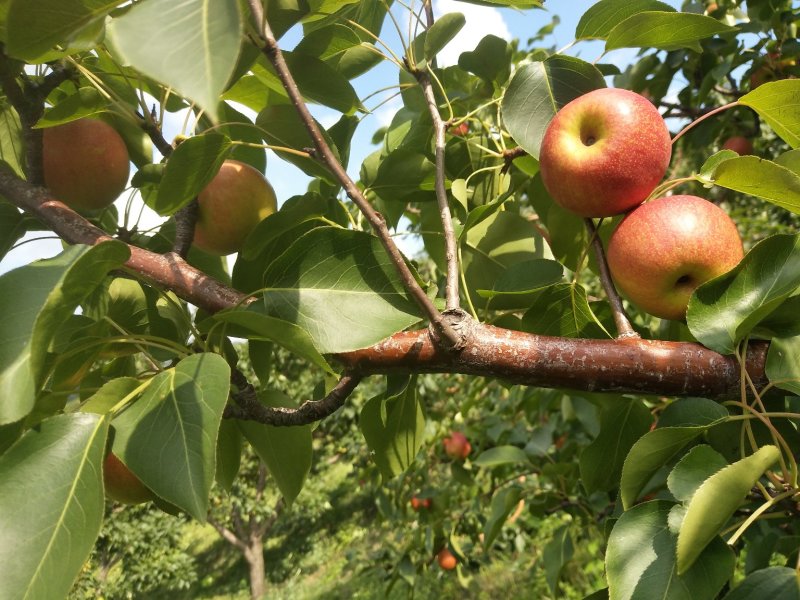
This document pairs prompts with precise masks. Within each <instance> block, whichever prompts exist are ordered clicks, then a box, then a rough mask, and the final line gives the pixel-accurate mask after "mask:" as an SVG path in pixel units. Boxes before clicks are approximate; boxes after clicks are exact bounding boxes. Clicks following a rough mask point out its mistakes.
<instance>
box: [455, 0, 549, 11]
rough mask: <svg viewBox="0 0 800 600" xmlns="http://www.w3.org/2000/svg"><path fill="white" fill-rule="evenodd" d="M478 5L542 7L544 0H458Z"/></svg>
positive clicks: (522, 7) (520, 7)
mask: <svg viewBox="0 0 800 600" xmlns="http://www.w3.org/2000/svg"><path fill="white" fill-rule="evenodd" d="M460 1H461V2H466V3H467V4H477V5H478V6H508V7H510V8H519V9H525V8H542V5H543V3H544V0H460Z"/></svg>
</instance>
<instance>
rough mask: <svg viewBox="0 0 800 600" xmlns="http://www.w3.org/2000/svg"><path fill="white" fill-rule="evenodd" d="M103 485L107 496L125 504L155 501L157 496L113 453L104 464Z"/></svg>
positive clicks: (110, 453) (109, 454)
mask: <svg viewBox="0 0 800 600" xmlns="http://www.w3.org/2000/svg"><path fill="white" fill-rule="evenodd" d="M103 483H104V484H105V489H106V496H108V497H109V498H111V499H112V500H116V501H117V502H121V503H123V504H141V503H142V502H149V501H150V500H155V494H153V492H151V491H150V489H149V488H148V487H147V486H146V485H145V484H143V483H142V481H141V480H140V479H139V478H138V477H137V476H136V475H134V474H133V472H132V471H131V470H130V469H129V468H128V467H127V466H126V465H125V463H123V462H122V461H121V460H120V459H119V458H118V457H117V455H116V454H114V453H113V452H109V453H108V455H107V456H106V459H105V461H104V462H103Z"/></svg>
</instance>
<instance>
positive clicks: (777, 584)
mask: <svg viewBox="0 0 800 600" xmlns="http://www.w3.org/2000/svg"><path fill="white" fill-rule="evenodd" d="M754 598H769V600H800V582H798V580H797V571H795V570H794V569H790V568H789V567H769V568H767V569H761V570H759V571H755V572H754V573H750V574H749V575H748V576H747V577H745V578H744V580H742V581H740V582H739V584H738V585H737V586H736V587H735V588H733V589H732V590H731V591H730V592H728V593H727V594H726V595H725V597H724V598H723V600H753V599H754Z"/></svg>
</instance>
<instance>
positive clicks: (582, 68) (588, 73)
mask: <svg viewBox="0 0 800 600" xmlns="http://www.w3.org/2000/svg"><path fill="white" fill-rule="evenodd" d="M604 87H606V82H605V79H604V78H603V75H602V73H600V71H598V70H597V68H596V67H594V66H593V65H591V64H589V63H587V62H584V61H582V60H580V59H578V58H574V57H572V56H565V55H562V54H556V55H553V56H550V57H549V58H547V59H546V60H544V61H542V62H534V63H530V64H527V65H524V66H522V67H521V68H520V69H518V70H517V72H516V73H514V76H513V77H512V78H511V82H510V83H509V84H508V89H506V93H505V96H504V97H503V103H502V109H503V122H504V123H505V125H506V127H507V128H508V131H509V133H510V134H511V136H512V137H513V138H514V140H515V141H516V142H517V144H519V145H520V146H522V148H523V149H524V150H525V151H526V152H527V153H528V154H530V155H531V156H533V157H534V158H536V159H538V158H539V147H540V146H541V145H542V138H543V137H544V132H545V130H546V129H547V125H548V124H549V123H550V120H551V119H552V118H553V116H555V114H556V112H557V111H558V110H560V109H561V108H562V107H563V106H564V105H565V104H567V103H569V102H570V101H572V100H574V99H575V98H577V97H578V96H581V95H583V94H585V93H587V92H591V91H592V90H595V89H597V88H604Z"/></svg>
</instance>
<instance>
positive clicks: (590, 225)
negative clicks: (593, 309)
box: [584, 218, 639, 339]
mask: <svg viewBox="0 0 800 600" xmlns="http://www.w3.org/2000/svg"><path fill="white" fill-rule="evenodd" d="M584 222H585V223H586V229H587V230H588V231H589V241H590V242H591V244H592V249H593V250H594V255H595V258H596V259H597V268H598V269H599V270H600V283H602V285H603V289H604V290H605V292H606V296H607V297H608V302H609V304H611V313H612V314H613V315H614V324H615V325H616V326H617V338H618V339H629V338H638V337H639V334H638V333H636V331H634V329H633V327H632V326H631V322H630V321H629V320H628V316H627V315H626V314H625V309H624V308H623V306H622V300H621V299H620V297H619V294H618V293H617V288H615V287H614V282H613V281H612V280H611V274H610V273H609V272H608V263H607V262H606V255H605V252H604V251H603V243H602V242H601V241H600V236H599V235H598V234H597V228H596V227H595V226H594V222H593V221H592V220H591V219H588V218H587V219H585V220H584Z"/></svg>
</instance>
